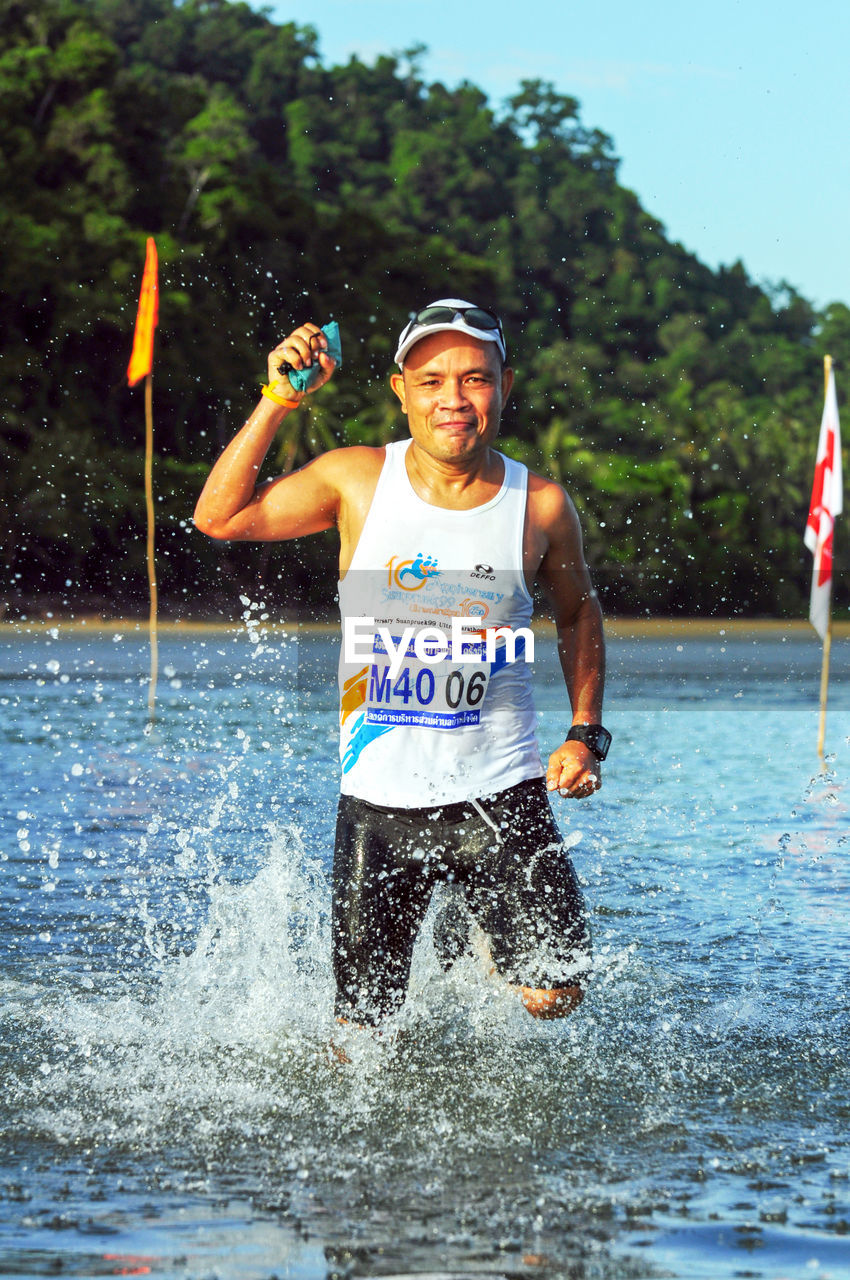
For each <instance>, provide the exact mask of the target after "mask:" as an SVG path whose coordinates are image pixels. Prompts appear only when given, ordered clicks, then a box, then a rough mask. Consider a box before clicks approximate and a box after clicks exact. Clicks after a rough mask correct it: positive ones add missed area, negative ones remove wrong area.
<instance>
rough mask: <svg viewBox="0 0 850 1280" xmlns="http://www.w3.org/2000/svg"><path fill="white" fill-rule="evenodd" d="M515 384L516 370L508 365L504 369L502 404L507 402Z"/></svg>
mask: <svg viewBox="0 0 850 1280" xmlns="http://www.w3.org/2000/svg"><path fill="white" fill-rule="evenodd" d="M513 385H514V371H513V369H509V368H508V366H507V365H506V366H505V368H504V369H503V370H502V404H503V405H504V404H507V402H508V396H509V395H510V394H511V387H512V386H513Z"/></svg>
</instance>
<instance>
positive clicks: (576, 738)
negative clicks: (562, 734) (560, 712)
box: [564, 724, 611, 760]
mask: <svg viewBox="0 0 850 1280" xmlns="http://www.w3.org/2000/svg"><path fill="white" fill-rule="evenodd" d="M564 741H565V742H583V743H584V745H585V746H586V747H589V748H590V750H591V751H592V752H593V754H594V755H595V756H596V758H597V760H604V759H605V757H606V756H607V754H608V748H609V747H610V745H611V735H610V733H609V732H608V730H607V729H605V728H604V727H603V726H602V725H601V724H574V725H573V727H572V728H571V729H570V731H569V733H568V734H567V736H566V738H565V739H564Z"/></svg>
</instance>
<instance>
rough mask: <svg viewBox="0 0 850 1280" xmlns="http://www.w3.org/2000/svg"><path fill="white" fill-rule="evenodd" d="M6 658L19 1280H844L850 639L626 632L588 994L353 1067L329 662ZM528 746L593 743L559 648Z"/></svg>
mask: <svg viewBox="0 0 850 1280" xmlns="http://www.w3.org/2000/svg"><path fill="white" fill-rule="evenodd" d="M246 613H247V615H248V618H247V621H246V626H245V628H244V630H243V631H242V632H241V633H239V634H233V633H225V632H221V633H219V632H193V633H190V634H187V635H175V634H171V635H167V636H165V637H163V638H162V639H161V644H160V647H161V679H160V687H159V697H158V713H159V714H158V719H157V723H156V725H155V728H154V730H153V732H148V731H147V728H148V727H147V725H146V720H147V706H146V704H147V666H148V651H147V644H146V640H145V638H144V636H143V635H140V634H139V633H138V632H136V631H133V630H127V631H125V632H124V633H123V634H122V633H121V632H114V633H111V632H100V633H87V632H79V631H77V632H69V631H65V630H63V629H62V628H55V629H54V630H53V631H52V632H51V631H47V630H43V629H38V630H32V631H30V632H26V631H20V632H10V631H6V632H5V633H4V634H3V636H2V638H0V726H2V741H3V752H2V763H0V769H2V786H3V795H4V801H5V803H4V806H3V817H2V831H1V832H0V859H2V860H0V877H2V911H3V927H2V931H0V988H2V995H3V1016H2V1043H3V1049H2V1067H0V1070H2V1091H0V1107H2V1112H3V1124H2V1139H0V1199H1V1200H2V1209H3V1212H2V1214H0V1276H6V1275H56V1274H63V1275H74V1276H104V1275H118V1274H122V1275H130V1274H149V1275H153V1276H159V1277H180V1278H181V1280H183V1278H184V1277H190V1276H191V1277H195V1276H198V1277H201V1276H218V1277H223V1278H227V1280H231V1278H233V1280H235V1278H236V1277H248V1278H252V1277H258V1278H259V1277H271V1276H273V1275H274V1276H289V1275H294V1276H297V1277H324V1276H326V1275H328V1276H340V1277H348V1276H385V1277H386V1276H392V1275H400V1274H408V1273H420V1274H428V1275H436V1274H446V1273H451V1274H461V1273H462V1274H475V1275H479V1276H480V1275H498V1276H511V1277H513V1276H523V1277H526V1276H529V1277H533V1276H539V1277H541V1280H543V1278H544V1277H546V1278H547V1280H548V1278H549V1277H561V1276H564V1277H570V1278H571V1280H591V1278H593V1280H596V1278H605V1277H609V1278H610V1277H630V1276H682V1277H686V1276H687V1277H701V1276H705V1277H727V1276H728V1277H732V1276H759V1277H770V1278H772V1280H780V1277H783V1278H789V1277H790V1278H796V1277H815V1278H817V1277H824V1278H826V1277H845V1276H850V1142H848V1116H850V1103H848V1097H850V1094H848V1084H849V1083H850V1078H849V1077H850V1071H848V1055H847V1046H848V1030H850V1027H848V1023H850V1016H849V1015H850V1008H849V1007H848V1006H850V1001H848V996H847V974H848V960H850V943H848V930H847V924H846V917H847V906H846V904H847V900H848V898H847V893H848V889H850V858H849V856H848V855H850V823H848V816H847V801H848V794H847V785H846V784H847V776H848V762H850V749H848V748H850V742H848V732H850V695H848V684H847V676H848V673H850V656H848V649H850V643H848V642H846V641H840V642H836V644H835V645H834V649H833V680H832V688H831V702H830V712H829V720H828V732H827V745H828V748H829V750H830V752H831V756H830V759H829V761H828V766H829V767H828V769H827V771H826V772H825V773H821V772H820V771H819V769H818V767H817V760H816V756H815V741H816V735H817V698H818V681H819V664H820V650H819V647H818V644H817V642H816V640H815V639H814V638H812V639H809V638H808V637H799V636H795V637H793V638H792V637H789V636H784V635H783V634H782V633H781V632H779V631H777V632H776V633H766V634H759V635H756V636H739V635H735V636H731V635H730V636H727V635H725V634H723V629H722V626H721V625H718V628H717V632H716V634H714V635H710V636H708V637H705V636H703V637H702V638H678V639H660V638H650V637H644V638H636V639H633V640H627V639H620V640H615V641H613V642H612V643H611V668H612V670H611V679H610V685H609V696H608V703H607V708H606V715H605V720H606V723H607V724H608V725H609V727H610V728H611V729H612V731H613V732H614V734H615V744H614V748H613V749H612V754H611V758H610V762H609V765H608V766H607V767H606V773H605V786H604V788H603V790H602V792H601V793H600V794H599V795H598V796H596V797H594V798H593V799H592V800H590V801H584V802H582V803H580V804H575V803H573V804H570V803H569V802H562V803H561V805H560V808H559V810H558V815H559V820H560V821H561V825H562V829H563V830H564V833H565V835H567V837H568V838H569V840H570V842H571V843H572V844H573V849H572V856H573V858H574V861H575V863H576V866H577V869H578V871H579V873H580V876H581V879H582V881H583V884H584V889H585V893H586V896H587V899H588V902H589V905H590V908H591V912H592V923H593V930H594V938H595V978H594V982H593V985H592V988H591V991H590V993H589V995H588V996H587V998H586V1000H585V1002H584V1004H583V1005H582V1007H581V1009H580V1010H579V1011H578V1012H577V1013H576V1014H575V1015H573V1017H572V1018H570V1019H568V1020H566V1021H564V1022H563V1023H554V1024H538V1023H534V1022H533V1021H532V1020H531V1019H529V1018H528V1017H527V1015H525V1013H524V1012H523V1010H522V1009H521V1008H520V1007H518V1005H517V1002H516V999H515V998H514V997H513V996H511V994H510V993H509V992H507V991H506V990H504V989H503V987H502V986H501V985H500V984H499V982H498V981H497V980H495V979H494V978H493V977H491V976H490V975H489V973H488V971H487V966H486V963H485V962H484V960H483V959H482V957H481V956H480V955H476V956H470V957H467V958H465V959H463V960H462V961H461V962H459V963H458V964H457V965H456V966H455V968H454V970H453V971H452V972H451V973H450V974H449V975H448V976H446V975H444V974H443V973H442V971H441V970H440V968H439V966H438V965H437V964H436V961H435V959H434V955H433V950H432V948H431V944H430V938H429V927H428V926H427V925H426V929H425V932H424V935H423V937H422V938H421V940H420V944H419V946H418V948H417V952H416V956H415V961H414V972H413V977H412V981H411V990H410V995H409V999H408V1002H407V1004H406V1006H405V1008H404V1010H403V1011H402V1012H401V1014H400V1015H399V1016H398V1018H397V1020H396V1029H397V1030H398V1031H400V1032H401V1033H402V1034H401V1035H399V1036H396V1037H385V1038H384V1039H383V1040H375V1039H372V1038H371V1037H368V1036H363V1035H360V1034H358V1033H356V1032H347V1033H345V1032H343V1033H342V1047H344V1048H345V1050H346V1052H347V1053H348V1055H349V1057H350V1058H351V1059H352V1061H351V1063H350V1065H349V1066H347V1067H341V1066H340V1065H339V1063H338V1062H337V1061H336V1060H335V1058H334V1056H333V1054H332V1053H330V1052H329V1043H330V1041H331V1039H332V1038H333V1039H334V1040H336V1042H337V1043H340V1039H341V1036H340V1032H339V1031H338V1030H336V1029H335V1027H334V1023H333V1019H332V989H331V983H330V973H329V933H328V920H327V908H328V901H329V893H328V876H329V854H330V847H331V839H332V830H333V818H334V803H335V795H336V790H337V786H338V773H337V765H336V757H335V724H336V701H335V687H334V683H333V663H334V654H335V642H334V641H333V639H332V638H330V637H325V636H321V635H307V634H299V633H298V632H297V631H296V630H295V629H293V630H292V631H291V632H290V633H288V634H286V635H281V634H280V633H278V632H265V631H264V628H263V624H262V622H261V620H260V618H259V611H258V610H253V611H252V610H250V609H248V610H246ZM535 679H536V684H537V696H538V707H539V711H540V721H541V735H542V740H543V741H544V742H551V744H552V745H554V744H555V743H556V742H558V741H560V740H561V738H562V736H563V732H564V730H565V728H566V725H567V723H568V716H567V713H566V711H565V699H564V696H563V692H562V690H561V688H560V685H559V680H558V676H557V672H556V666H555V661H554V657H553V654H552V652H551V642H549V643H547V642H545V641H542V642H541V643H540V644H539V646H538V661H537V664H536V674H535Z"/></svg>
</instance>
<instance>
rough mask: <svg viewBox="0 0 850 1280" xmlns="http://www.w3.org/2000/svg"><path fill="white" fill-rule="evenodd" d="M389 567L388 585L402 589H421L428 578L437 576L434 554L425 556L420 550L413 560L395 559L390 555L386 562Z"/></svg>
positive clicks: (438, 571) (437, 570)
mask: <svg viewBox="0 0 850 1280" xmlns="http://www.w3.org/2000/svg"><path fill="white" fill-rule="evenodd" d="M386 567H387V569H389V571H390V572H389V585H390V586H391V587H393V586H395V587H400V588H401V590H402V591H421V590H422V588H423V587H424V586H425V583H426V582H427V581H428V580H429V578H436V577H439V573H440V570H439V569H438V568H437V558H436V556H425V555H423V554H422V552H421V551H420V552H419V554H418V555H417V556H416V558H415V559H414V560H397V559H396V557H395V556H391V557H390V559H389V560H388V561H387V564H386Z"/></svg>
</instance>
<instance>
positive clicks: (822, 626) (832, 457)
mask: <svg viewBox="0 0 850 1280" xmlns="http://www.w3.org/2000/svg"><path fill="white" fill-rule="evenodd" d="M823 381H824V399H823V416H822V418H821V424H820V435H819V436H818V452H817V459H816V462H815V478H814V483H813V484H812V499H811V502H810V504H809V518H808V521H807V523H806V532H805V534H804V541H805V543H806V546H807V547H808V548H809V550H810V551H811V553H812V556H813V557H814V560H813V565H812V594H811V603H810V605H809V621H810V622H811V624H812V626H813V627H814V629H815V631H817V633H818V635H819V636H820V638H821V640H822V641H823V656H822V659H821V677H820V719H819V724H818V756H819V758H820V761H821V766H822V767H823V768H826V763H825V760H824V740H825V737H826V704H827V697H828V694H829V658H830V650H831V648H832V560H833V534H834V528H835V518H836V516H837V515H838V514H839V513H840V511H841V508H842V485H841V430H840V427H839V422H838V401H837V398H836V394H835V377H834V373H833V368H832V356H828V355H827V356H824V358H823Z"/></svg>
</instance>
